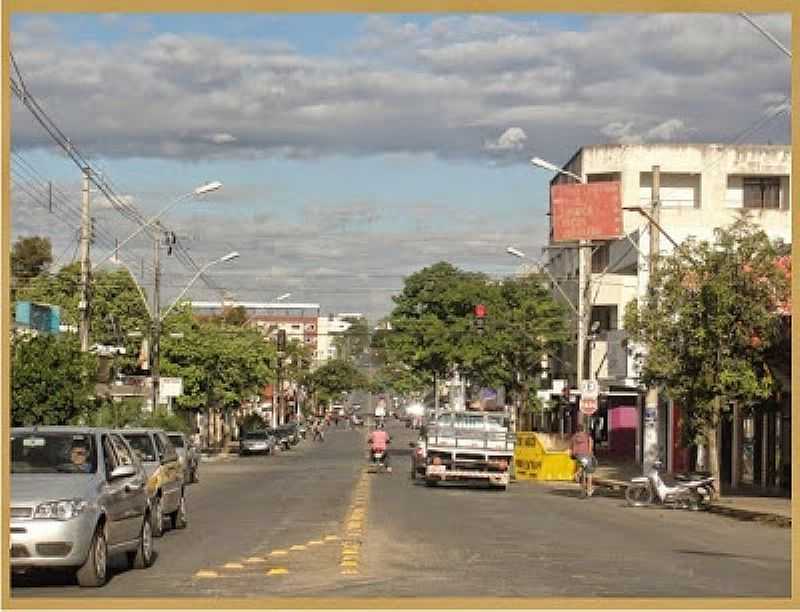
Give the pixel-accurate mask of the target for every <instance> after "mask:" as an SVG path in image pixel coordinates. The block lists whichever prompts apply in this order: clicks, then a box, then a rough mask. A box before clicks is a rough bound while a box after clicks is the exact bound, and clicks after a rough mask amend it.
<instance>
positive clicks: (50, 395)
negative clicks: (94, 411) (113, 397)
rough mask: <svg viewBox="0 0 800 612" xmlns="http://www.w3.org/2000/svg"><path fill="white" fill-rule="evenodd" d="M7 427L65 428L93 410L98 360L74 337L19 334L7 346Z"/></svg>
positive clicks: (68, 335)
mask: <svg viewBox="0 0 800 612" xmlns="http://www.w3.org/2000/svg"><path fill="white" fill-rule="evenodd" d="M11 352H12V362H11V424H12V426H31V425H65V424H68V423H70V422H73V421H74V420H75V419H76V418H78V417H79V416H80V415H81V414H83V413H85V412H87V411H88V410H90V409H91V408H93V407H94V405H95V402H94V380H95V369H96V367H97V360H96V358H95V356H94V355H91V354H86V353H81V350H80V342H79V341H78V337H77V336H76V335H74V334H40V335H28V334H21V335H18V336H16V337H15V338H14V339H13V341H12V344H11Z"/></svg>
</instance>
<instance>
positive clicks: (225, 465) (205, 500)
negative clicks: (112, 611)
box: [13, 425, 791, 597]
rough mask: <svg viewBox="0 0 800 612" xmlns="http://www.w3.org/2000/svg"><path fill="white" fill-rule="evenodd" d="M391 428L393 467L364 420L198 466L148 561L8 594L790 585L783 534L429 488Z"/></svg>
mask: <svg viewBox="0 0 800 612" xmlns="http://www.w3.org/2000/svg"><path fill="white" fill-rule="evenodd" d="M389 431H390V433H391V435H392V445H393V447H394V451H393V457H392V461H393V471H392V473H366V459H365V450H366V445H365V431H364V430H363V429H356V430H348V429H345V428H344V426H343V425H342V426H341V427H340V428H338V429H337V428H332V429H330V430H329V432H328V435H327V436H326V439H325V441H324V442H322V443H320V442H311V441H305V442H303V443H301V444H300V445H298V446H297V447H295V448H294V449H292V450H291V451H288V452H286V453H284V454H280V455H277V456H275V457H269V456H267V457H233V458H229V459H220V460H218V461H216V462H214V463H208V464H204V465H203V468H204V472H203V477H202V481H201V482H200V483H199V484H197V485H193V486H192V487H191V488H190V493H189V497H188V500H189V505H190V508H191V522H190V525H189V527H188V528H187V531H185V532H168V533H167V534H166V535H165V536H164V537H163V538H162V539H161V540H159V541H158V542H157V545H156V550H157V553H158V557H157V560H156V562H155V565H154V566H153V567H152V568H151V569H149V570H147V571H143V572H142V571H133V570H131V571H125V570H120V571H119V573H116V574H115V575H114V576H113V577H112V579H111V580H110V582H109V583H108V585H107V586H106V587H104V588H103V589H98V590H90V591H87V590H86V589H80V588H79V587H77V586H74V581H71V580H70V579H69V578H68V577H63V576H60V575H58V574H48V575H45V576H31V577H26V578H24V579H21V580H15V583H14V592H13V595H14V596H15V597H17V596H19V597H30V596H48V597H73V596H75V597H86V596H100V597H114V596H120V597H310V596H322V597H362V596H364V597H414V596H417V597H422V596H424V597H439V596H450V597H460V596H469V597H481V596H484V597H488V596H492V597H501V596H516V597H595V596H598V597H627V596H636V597H648V596H653V597H661V596H664V597H672V596H674V595H675V588H676V585H680V593H681V596H685V597H736V596H761V597H785V596H788V594H789V585H790V562H791V555H790V531H789V530H786V529H780V528H775V527H771V526H766V525H763V526H762V525H745V524H743V523H741V522H739V521H736V520H732V519H730V518H726V517H720V516H715V515H710V514H706V513H687V512H681V511H676V510H663V509H639V508H629V507H627V506H626V504H625V503H624V500H620V499H618V498H609V497H603V496H598V497H593V498H591V499H588V500H586V499H580V498H579V497H578V490H577V488H576V487H575V486H570V485H569V484H560V485H558V486H543V485H536V484H530V483H523V482H517V483H514V484H513V485H512V486H511V487H510V488H509V490H508V491H506V492H502V491H492V490H484V489H476V488H472V487H462V486H457V487H451V486H440V487H426V486H425V485H424V484H423V483H422V482H421V481H419V480H417V481H416V482H415V481H412V480H411V479H410V477H409V473H410V458H409V452H410V451H409V450H407V449H406V448H404V446H405V447H407V442H408V441H411V440H412V439H414V437H415V433H414V432H413V430H409V429H407V428H405V427H403V426H402V425H393V426H390V428H389ZM225 500H235V503H224V502H225ZM354 512H356V516H357V518H356V519H355V520H356V521H357V522H358V523H360V524H361V527H360V528H359V529H357V531H355V532H352V531H348V520H349V519H351V520H352V519H353V513H354ZM350 549H352V550H354V551H355V553H356V554H352V555H351V554H348V551H349V550H350Z"/></svg>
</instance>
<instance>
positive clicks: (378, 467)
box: [369, 449, 392, 472]
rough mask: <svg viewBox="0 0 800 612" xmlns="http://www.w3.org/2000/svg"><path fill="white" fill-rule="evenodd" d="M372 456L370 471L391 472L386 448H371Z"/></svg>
mask: <svg viewBox="0 0 800 612" xmlns="http://www.w3.org/2000/svg"><path fill="white" fill-rule="evenodd" d="M370 457H371V458H372V463H371V465H370V468H369V471H370V472H391V471H392V468H391V466H387V465H386V450H385V449H384V450H371V451H370Z"/></svg>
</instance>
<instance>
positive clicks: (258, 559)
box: [244, 557, 267, 563]
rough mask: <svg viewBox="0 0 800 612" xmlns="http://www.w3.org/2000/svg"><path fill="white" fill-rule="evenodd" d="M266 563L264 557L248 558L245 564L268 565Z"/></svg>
mask: <svg viewBox="0 0 800 612" xmlns="http://www.w3.org/2000/svg"><path fill="white" fill-rule="evenodd" d="M266 561H267V560H266V559H265V558H264V557H248V558H247V559H245V560H244V562H245V563H266Z"/></svg>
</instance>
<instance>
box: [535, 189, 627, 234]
mask: <svg viewBox="0 0 800 612" xmlns="http://www.w3.org/2000/svg"><path fill="white" fill-rule="evenodd" d="M550 212H551V214H552V215H553V241H554V242H575V241H577V240H613V239H616V238H620V237H621V236H623V230H622V198H621V193H620V185H619V182H617V181H610V182H597V183H571V184H562V185H553V186H552V187H551V188H550Z"/></svg>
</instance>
